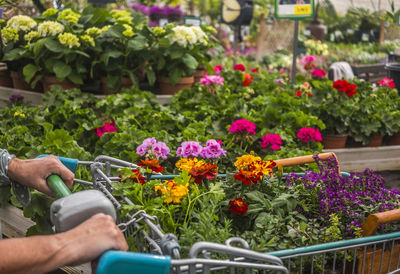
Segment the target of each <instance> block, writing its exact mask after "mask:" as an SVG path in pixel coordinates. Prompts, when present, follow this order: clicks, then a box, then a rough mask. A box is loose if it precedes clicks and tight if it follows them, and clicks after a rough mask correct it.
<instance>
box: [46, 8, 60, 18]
mask: <svg viewBox="0 0 400 274" xmlns="http://www.w3.org/2000/svg"><path fill="white" fill-rule="evenodd" d="M57 12H58V10H56V9H54V8H49V9H47V10H45V11H44V12H43V13H42V16H43V17H44V18H47V17H50V16H53V15H54V14H57Z"/></svg>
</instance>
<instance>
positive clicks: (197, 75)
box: [193, 69, 206, 85]
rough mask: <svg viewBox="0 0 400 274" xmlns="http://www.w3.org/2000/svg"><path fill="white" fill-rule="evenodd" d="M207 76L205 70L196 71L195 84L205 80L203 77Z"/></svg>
mask: <svg viewBox="0 0 400 274" xmlns="http://www.w3.org/2000/svg"><path fill="white" fill-rule="evenodd" d="M205 74H206V71H205V70H204V69H198V70H196V71H195V73H194V74H193V77H194V83H193V85H194V84H196V83H198V82H200V79H201V78H203V76H204V75H205Z"/></svg>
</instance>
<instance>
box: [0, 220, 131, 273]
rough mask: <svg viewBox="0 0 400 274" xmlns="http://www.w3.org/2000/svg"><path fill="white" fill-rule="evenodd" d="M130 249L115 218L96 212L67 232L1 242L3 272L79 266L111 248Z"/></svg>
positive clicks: (32, 271) (0, 262)
mask: <svg viewBox="0 0 400 274" xmlns="http://www.w3.org/2000/svg"><path fill="white" fill-rule="evenodd" d="M109 249H115V250H124V251H126V250H127V249H128V245H127V243H126V241H125V238H124V236H123V234H122V233H121V231H120V230H119V229H118V227H117V226H116V224H115V222H114V220H113V219H112V217H110V216H108V215H104V214H97V215H95V216H93V217H92V218H90V219H89V220H87V221H85V222H84V223H82V224H81V225H79V226H77V227H76V228H74V229H71V230H69V231H67V232H64V233H60V234H55V235H49V236H33V237H28V238H18V239H6V240H1V241H0V273H45V272H48V271H51V270H54V269H56V268H58V267H61V266H65V265H77V264H81V263H85V262H89V261H91V260H94V259H96V258H97V257H99V256H100V255H101V254H102V253H103V252H105V251H107V250H109Z"/></svg>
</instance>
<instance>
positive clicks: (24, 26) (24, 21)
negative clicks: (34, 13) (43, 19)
mask: <svg viewBox="0 0 400 274" xmlns="http://www.w3.org/2000/svg"><path fill="white" fill-rule="evenodd" d="M36 26H37V23H36V22H35V20H33V19H32V18H30V17H29V16H26V15H17V16H14V17H12V18H10V20H8V22H7V27H9V28H13V29H17V30H22V31H29V30H31V29H33V28H35V27H36Z"/></svg>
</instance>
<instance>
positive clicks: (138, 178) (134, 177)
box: [119, 169, 146, 185]
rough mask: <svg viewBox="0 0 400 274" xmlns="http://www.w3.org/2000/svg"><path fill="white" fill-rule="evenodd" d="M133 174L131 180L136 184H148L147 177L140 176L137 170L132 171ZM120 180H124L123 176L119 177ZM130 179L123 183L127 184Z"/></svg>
mask: <svg viewBox="0 0 400 274" xmlns="http://www.w3.org/2000/svg"><path fill="white" fill-rule="evenodd" d="M131 172H132V174H131V176H129V180H132V181H134V182H135V183H141V184H142V185H144V184H145V183H146V177H144V176H143V175H142V174H140V172H139V170H137V169H132V170H131ZM119 177H120V178H122V176H121V175H120V176H119ZM126 180H128V179H125V180H122V182H125V181H126Z"/></svg>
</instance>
